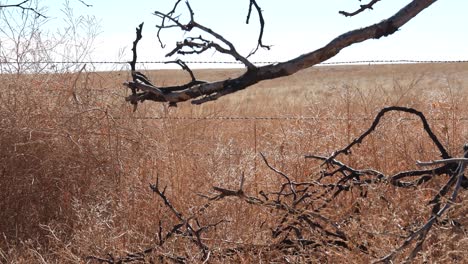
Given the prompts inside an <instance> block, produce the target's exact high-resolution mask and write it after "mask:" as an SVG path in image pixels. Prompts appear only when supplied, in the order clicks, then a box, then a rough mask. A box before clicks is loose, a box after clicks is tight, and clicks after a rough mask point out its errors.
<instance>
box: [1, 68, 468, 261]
mask: <svg viewBox="0 0 468 264" xmlns="http://www.w3.org/2000/svg"><path fill="white" fill-rule="evenodd" d="M238 72H239V71H238V70H203V71H198V72H197V73H196V74H197V75H198V76H200V78H202V79H206V80H215V79H220V78H226V77H229V76H235V75H236V74H237V73H238ZM148 75H150V78H151V79H153V80H154V81H155V82H156V83H158V84H165V85H170V84H175V83H180V82H183V80H185V78H187V77H186V76H185V75H184V73H182V72H179V71H157V72H150V73H148ZM126 78H129V76H128V74H127V73H117V72H114V73H86V72H83V73H81V75H79V76H77V75H76V74H61V75H54V76H51V75H34V76H33V75H1V76H0V83H2V86H1V87H2V88H1V93H0V120H1V122H0V133H1V134H0V164H1V165H0V166H1V167H0V186H1V189H2V192H1V193H0V233H1V235H2V238H1V241H0V262H5V263H33V262H34V263H38V262H43V263H82V262H86V256H89V255H95V256H103V257H105V256H106V254H107V253H110V252H111V253H112V254H114V255H116V256H117V255H122V254H125V253H126V252H134V251H138V250H141V249H144V248H146V247H149V246H151V245H153V244H154V243H155V240H156V232H157V230H158V226H159V225H158V224H159V221H161V223H162V225H163V227H164V228H165V229H166V230H167V228H170V227H172V225H173V224H175V222H173V221H174V217H173V215H172V214H171V213H170V212H169V211H168V210H167V208H165V207H164V205H163V204H162V203H161V201H160V199H159V198H158V197H157V196H156V195H155V194H153V193H152V192H151V190H150V189H149V187H148V185H149V183H154V182H155V181H156V178H157V177H159V178H160V184H162V185H167V186H168V187H167V188H168V189H167V193H166V194H167V196H168V197H169V198H170V199H171V201H172V202H173V204H174V206H175V207H176V208H177V209H178V210H179V211H181V212H184V213H186V214H189V212H194V211H196V210H197V209H198V208H200V207H201V206H203V205H204V204H205V203H206V200H205V199H204V198H202V197H200V196H198V195H197V193H209V192H210V191H211V186H222V187H226V188H232V189H235V188H236V186H238V182H239V178H240V175H241V174H242V173H244V174H245V176H246V183H245V191H246V192H247V193H249V194H252V195H255V194H257V193H258V192H259V191H261V190H264V191H272V190H275V189H276V188H277V186H278V184H279V182H280V179H279V178H278V176H277V175H275V174H274V173H272V172H271V171H270V170H268V169H267V168H266V166H265V164H264V163H263V162H262V161H261V159H260V158H259V156H258V153H259V152H262V153H264V154H265V155H266V156H267V158H268V160H269V162H270V163H271V164H273V165H274V166H275V167H277V168H278V169H280V170H282V171H284V172H285V173H287V174H288V175H290V177H292V178H294V179H295V180H297V181H307V180H311V178H314V177H317V174H318V172H319V168H318V164H316V163H314V162H311V161H309V160H304V158H303V154H306V153H314V154H324V155H326V154H330V153H331V152H332V151H333V150H335V149H337V148H340V147H342V146H344V145H345V144H347V143H348V142H349V141H350V140H352V139H353V138H354V137H356V136H357V135H359V134H360V133H361V132H362V131H363V130H364V129H365V128H367V127H368V126H369V125H370V123H371V120H372V118H373V117H374V116H375V114H376V113H377V111H378V110H379V109H380V108H382V107H384V106H389V105H400V106H409V107H414V108H416V109H418V110H420V111H423V112H424V113H425V114H426V116H427V117H428V118H429V119H430V124H431V126H432V127H433V128H434V130H435V131H436V134H437V135H438V136H439V138H440V139H441V141H442V142H443V144H444V145H445V146H446V147H447V149H448V150H449V151H450V153H452V154H453V155H454V156H455V155H460V153H461V146H462V145H463V143H465V142H467V141H468V106H467V105H466V101H467V99H468V65H467V64H466V63H464V64H463V63H459V64H418V65H379V66H337V67H317V68H313V69H309V70H305V71H303V72H300V73H298V74H296V75H294V76H291V77H287V78H281V79H278V80H272V81H266V82H262V83H260V84H258V85H256V86H255V87H252V88H250V89H247V90H245V91H241V92H238V93H237V94H235V95H231V96H227V97H224V98H221V99H219V100H218V101H216V102H212V103H207V104H205V105H202V106H192V105H190V104H189V103H185V104H180V105H179V107H177V108H168V107H167V105H165V104H157V103H149V102H145V103H144V104H142V105H140V106H139V108H138V110H137V112H135V113H133V112H132V111H131V107H130V105H128V104H127V103H125V102H124V99H123V98H124V96H125V95H126V93H127V91H125V90H124V88H123V87H122V86H121V83H122V81H124V80H125V79H126ZM299 116H303V117H315V119H273V120H265V119H234V120H225V119H216V118H217V117H249V118H250V117H281V118H284V117H299ZM407 117H409V116H406V115H404V114H392V115H389V116H388V117H386V119H385V120H384V122H383V123H382V124H381V125H380V126H379V128H378V131H376V133H374V134H373V135H372V136H371V137H370V138H369V139H368V140H367V141H365V142H364V144H362V145H361V146H360V147H358V148H356V149H355V150H354V152H353V155H351V156H349V157H346V159H345V161H347V162H349V163H350V164H351V165H353V166H356V167H358V168H367V167H371V168H375V169H377V170H380V171H383V172H386V173H394V172H396V171H400V170H408V169H414V168H415V160H431V159H435V158H437V151H436V149H435V148H434V146H433V145H432V144H431V143H430V142H429V141H428V139H427V137H426V135H425V134H424V133H423V130H422V128H421V125H420V124H419V123H418V122H417V121H416V120H407ZM158 118H161V119H158ZM181 118H182V119H181ZM183 118H193V119H183ZM197 118H202V119H197ZM203 118H206V119H203ZM444 180H446V179H436V180H434V181H432V182H430V183H427V184H425V185H423V186H421V187H420V188H417V189H405V190H402V189H395V188H394V187H392V186H388V185H385V184H382V185H378V186H375V187H372V188H370V189H369V192H368V196H367V197H366V198H364V197H360V196H359V192H358V190H356V191H352V192H349V193H346V194H343V195H341V196H339V197H338V198H337V199H336V201H335V202H334V203H332V204H331V206H329V207H328V208H327V209H326V210H324V211H323V212H322V213H324V214H326V215H327V217H329V218H331V219H333V220H334V221H336V222H338V223H342V224H343V228H344V230H345V231H346V232H347V234H348V236H349V238H350V241H351V244H352V245H353V244H354V245H357V244H365V245H367V247H368V248H369V254H365V253H363V252H361V251H360V250H359V249H358V248H357V247H351V248H350V250H348V251H344V250H343V249H342V248H339V247H337V248H327V249H319V250H317V249H312V250H308V251H307V250H306V251H304V252H303V253H301V254H296V255H291V254H290V255H288V254H286V253H284V252H281V251H272V250H268V245H269V244H271V243H272V242H273V241H272V240H271V231H270V229H269V228H273V227H274V224H275V221H276V222H277V220H278V219H279V218H280V217H281V215H280V214H278V213H275V212H274V211H271V210H265V209H262V208H259V207H255V206H251V205H246V204H245V203H242V202H241V201H238V200H231V199H229V200H225V201H223V202H219V203H216V204H214V205H212V206H211V207H209V209H207V210H206V211H205V212H204V214H203V215H202V216H201V218H200V219H201V220H202V221H204V223H214V222H216V221H218V220H221V219H225V220H227V221H229V222H226V223H223V224H222V225H221V226H220V227H218V228H215V229H212V230H210V231H208V232H207V233H205V234H204V241H205V243H206V244H207V245H209V246H210V247H211V248H212V249H213V252H221V251H222V250H223V249H225V248H228V247H233V246H245V247H249V249H248V250H245V251H243V252H238V253H236V254H234V255H232V256H231V257H230V258H226V259H224V260H223V261H230V262H232V263H239V262H240V263H254V262H259V261H266V262H286V261H290V262H310V261H312V262H317V261H320V262H342V261H343V259H346V262H351V263H362V262H369V261H370V260H372V259H375V258H377V257H381V256H383V255H385V254H387V253H388V252H390V251H391V250H392V249H393V248H395V247H397V246H398V245H399V244H400V243H401V242H402V240H403V238H402V235H404V234H406V233H405V232H404V231H403V230H402V228H403V227H404V228H407V229H409V230H414V228H416V227H417V226H419V225H421V224H422V223H423V222H424V221H425V220H426V219H427V217H428V215H429V212H430V207H428V206H427V202H428V201H429V200H430V199H431V197H432V196H433V195H434V194H435V192H436V191H437V190H438V189H439V188H440V186H441V185H442V184H443V182H444ZM466 196H467V194H466V191H462V192H461V193H460V196H459V199H458V201H459V203H458V204H456V205H454V206H453V208H452V209H451V210H450V211H449V212H448V213H447V214H446V216H445V218H447V219H448V220H451V222H452V223H453V222H456V223H458V224H457V225H450V224H447V225H438V226H436V227H435V228H433V230H432V231H431V233H430V234H429V237H428V240H427V241H426V243H425V244H424V248H423V251H422V253H421V254H420V255H419V256H418V258H417V261H418V262H424V261H428V262H439V263H448V262H451V263H456V262H458V263H463V262H466V261H467V260H468V254H467V250H468V236H467V226H468V222H467V214H468V207H467V205H466V198H467V197H466ZM356 212H358V213H356ZM448 222H450V221H448ZM171 224H172V225H171ZM185 241H186V240H185ZM161 251H162V252H165V253H171V254H176V255H184V256H186V257H188V258H189V259H190V258H193V259H191V261H193V262H198V261H200V255H199V253H197V248H196V247H195V246H194V245H193V244H191V243H184V240H183V239H175V240H173V241H171V242H170V243H168V244H166V245H165V247H164V248H162V249H161ZM212 261H213V262H217V260H216V259H213V260H212ZM218 261H220V260H218Z"/></svg>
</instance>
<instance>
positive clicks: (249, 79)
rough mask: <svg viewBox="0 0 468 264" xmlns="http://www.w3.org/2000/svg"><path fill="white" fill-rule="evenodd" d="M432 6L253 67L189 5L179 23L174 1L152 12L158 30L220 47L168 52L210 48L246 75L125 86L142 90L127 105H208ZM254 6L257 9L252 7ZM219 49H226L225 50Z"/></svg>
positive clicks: (377, 34) (423, 3)
mask: <svg viewBox="0 0 468 264" xmlns="http://www.w3.org/2000/svg"><path fill="white" fill-rule="evenodd" d="M434 2H436V1H435V0H413V1H411V2H410V3H409V4H407V5H406V6H405V7H403V8H402V9H401V10H400V11H398V12H397V13H395V14H394V15H393V16H391V17H389V18H387V19H384V20H382V21H381V22H379V23H376V24H374V25H370V26H368V27H364V28H360V29H356V30H352V31H349V32H347V33H344V34H342V35H340V36H338V37H336V38H335V39H333V40H332V41H330V42H329V43H328V44H326V45H325V46H324V47H322V48H320V49H317V50H315V51H312V52H309V53H306V54H304V55H301V56H299V57H297V58H294V59H291V60H289V61H286V62H282V63H277V64H272V65H265V66H262V67H256V66H255V65H253V64H252V63H251V62H249V61H248V59H247V58H246V57H243V56H242V55H240V54H239V53H238V52H237V51H236V49H235V48H234V45H233V44H232V43H231V42H229V41H227V40H226V39H225V38H224V37H222V36H221V35H220V34H218V33H216V32H214V31H213V30H211V29H210V28H207V27H205V26H203V25H200V24H198V23H197V22H196V21H195V20H194V13H193V10H192V9H191V7H190V5H189V4H188V2H187V4H186V6H187V8H188V9H189V12H190V17H191V20H190V21H189V22H188V23H186V24H183V23H181V22H179V17H177V16H175V15H174V14H175V10H176V8H177V5H178V4H179V1H177V2H176V5H174V8H173V10H171V12H169V13H162V12H159V11H156V12H155V15H156V16H158V17H160V18H161V19H162V20H163V22H162V23H161V24H160V25H159V26H158V28H159V29H162V28H168V27H178V28H180V29H181V30H183V31H186V32H190V31H191V30H192V29H194V28H198V29H199V30H201V31H202V32H205V33H207V34H208V35H210V36H211V37H213V38H214V39H215V40H216V41H218V42H220V43H216V42H214V41H210V40H208V39H207V38H202V37H189V38H187V39H185V40H184V41H182V42H179V43H178V44H177V45H176V48H175V49H173V50H172V51H171V53H172V54H175V53H180V52H182V53H181V54H184V53H185V52H189V53H190V52H192V53H193V52H195V51H198V52H201V51H204V50H207V49H209V48H214V49H216V50H217V51H219V52H223V53H226V54H229V55H230V56H232V57H233V58H235V59H236V60H239V61H241V62H242V63H244V65H245V66H246V68H247V71H246V72H245V73H244V74H242V75H241V76H239V77H236V78H232V79H226V80H219V81H214V82H206V83H199V84H193V85H192V86H188V87H187V86H183V87H180V88H181V89H177V90H175V91H170V92H168V93H159V92H154V90H152V89H148V87H145V86H144V84H140V83H127V84H126V86H128V87H129V88H130V89H136V90H143V93H142V94H133V93H132V95H130V96H129V97H127V101H129V102H142V101H144V100H151V101H156V102H172V103H177V102H184V101H191V102H192V103H193V104H202V103H205V102H208V101H213V100H216V99H218V98H220V97H222V96H225V95H228V94H232V93H235V92H237V91H240V90H243V89H246V88H248V87H250V86H252V85H254V84H256V83H258V82H261V81H264V80H269V79H275V78H279V77H284V76H288V75H292V74H294V73H296V72H298V71H300V70H303V69H306V68H309V67H312V66H314V65H316V64H318V63H320V62H323V61H326V60H328V59H330V58H332V57H334V56H335V55H336V54H338V53H339V52H340V51H341V50H342V49H344V48H346V47H348V46H350V45H352V44H356V43H360V42H362V41H365V40H368V39H379V38H381V37H386V36H389V35H391V34H393V33H395V32H396V31H397V30H398V29H400V28H401V27H402V26H403V25H405V24H406V23H407V22H408V21H410V20H411V19H412V18H414V17H415V16H417V15H418V14H419V13H421V12H422V11H423V10H424V9H426V8H427V7H429V6H430V5H431V4H433V3H434ZM253 6H255V7H256V5H255V3H253ZM222 45H223V46H224V45H225V46H227V47H226V48H225V47H223V46H222ZM174 51H175V52H174ZM182 88H183V89H182ZM158 89H160V90H161V91H163V90H164V88H163V87H159V88H158Z"/></svg>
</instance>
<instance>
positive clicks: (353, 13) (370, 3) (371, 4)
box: [338, 0, 380, 17]
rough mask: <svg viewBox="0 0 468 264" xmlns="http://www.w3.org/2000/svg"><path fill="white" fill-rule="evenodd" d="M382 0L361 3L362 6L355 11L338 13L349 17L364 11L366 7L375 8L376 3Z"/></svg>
mask: <svg viewBox="0 0 468 264" xmlns="http://www.w3.org/2000/svg"><path fill="white" fill-rule="evenodd" d="M379 1H380V0H372V1H370V2H369V3H367V4H364V5H361V6H360V8H359V9H358V10H356V11H354V12H351V13H348V12H346V11H339V12H338V13H340V14H342V15H343V16H346V17H349V16H355V15H357V14H359V13H361V12H363V11H364V10H366V9H370V10H373V7H374V5H375V4H376V3H377V2H379Z"/></svg>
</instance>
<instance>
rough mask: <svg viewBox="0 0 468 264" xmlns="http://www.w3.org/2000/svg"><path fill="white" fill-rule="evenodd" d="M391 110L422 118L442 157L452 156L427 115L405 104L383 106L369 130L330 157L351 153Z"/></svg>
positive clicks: (425, 128)
mask: <svg viewBox="0 0 468 264" xmlns="http://www.w3.org/2000/svg"><path fill="white" fill-rule="evenodd" d="M391 111H397V112H406V113H410V114H414V115H417V116H418V117H419V118H420V119H421V122H422V123H423V127H424V130H425V131H426V133H427V134H428V135H429V137H430V138H431V140H432V142H433V143H434V144H435V145H436V146H437V148H438V149H439V152H440V154H441V157H442V158H444V159H449V158H451V157H450V155H449V154H448V153H447V150H445V148H444V146H443V145H442V144H441V143H440V141H439V139H438V138H437V137H436V136H435V134H434V132H432V130H431V128H430V126H429V123H428V122H427V119H426V117H425V116H424V114H423V113H421V112H420V111H417V110H415V109H413V108H408V107H403V106H390V107H385V108H382V109H381V110H380V112H379V113H378V114H377V116H376V117H375V119H374V121H373V122H372V125H371V126H370V127H369V129H368V130H366V131H365V132H364V133H362V134H361V135H360V136H359V137H358V138H356V139H354V140H353V142H351V143H350V144H349V145H348V146H346V147H345V148H343V149H340V150H338V151H335V152H334V153H333V154H332V155H331V156H330V158H329V159H330V160H332V159H334V158H336V157H337V156H338V155H339V154H342V153H343V154H345V155H347V154H349V151H350V150H351V148H352V147H353V146H354V145H357V144H360V143H361V142H362V141H363V140H364V138H365V137H367V136H368V135H369V134H370V133H371V132H372V131H374V130H375V128H376V127H377V125H378V124H379V122H380V119H381V118H382V117H383V116H384V115H385V113H387V112H391Z"/></svg>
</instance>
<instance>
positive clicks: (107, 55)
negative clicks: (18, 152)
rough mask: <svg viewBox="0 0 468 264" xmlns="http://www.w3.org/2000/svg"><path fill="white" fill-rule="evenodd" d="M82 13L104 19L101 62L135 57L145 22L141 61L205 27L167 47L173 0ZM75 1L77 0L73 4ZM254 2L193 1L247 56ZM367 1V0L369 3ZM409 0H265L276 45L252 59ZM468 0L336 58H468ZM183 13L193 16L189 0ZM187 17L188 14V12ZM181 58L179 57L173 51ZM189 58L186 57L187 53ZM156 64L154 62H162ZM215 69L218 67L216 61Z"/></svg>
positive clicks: (96, 2)
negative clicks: (165, 18) (164, 25)
mask: <svg viewBox="0 0 468 264" xmlns="http://www.w3.org/2000/svg"><path fill="white" fill-rule="evenodd" d="M70 1H71V2H72V4H73V7H74V9H75V13H81V14H87V15H94V16H96V17H97V18H98V20H99V21H100V23H101V32H102V33H101V34H100V35H99V36H98V38H97V40H96V46H95V50H94V57H93V59H95V60H116V59H118V53H119V49H122V48H125V53H124V56H123V58H122V59H124V60H128V59H130V58H131V54H130V48H131V42H132V41H133V39H134V36H135V27H136V26H137V25H138V24H139V23H141V22H145V28H144V31H143V36H144V37H143V39H142V41H141V44H140V46H139V55H140V56H139V60H141V61H144V60H168V59H167V58H165V57H164V54H166V53H167V52H169V51H170V50H171V48H173V47H174V44H175V42H176V41H178V40H182V39H183V37H184V36H189V35H193V36H198V34H199V33H195V32H194V33H193V34H192V33H185V35H184V33H181V32H180V31H178V30H177V29H175V30H169V31H166V32H163V33H162V38H163V40H164V41H165V43H166V44H167V48H166V49H164V50H163V49H161V47H160V46H159V44H158V42H157V39H156V28H155V25H156V23H158V21H159V20H158V19H157V18H156V17H155V16H154V15H152V12H153V11H155V10H159V11H163V12H167V11H168V10H170V9H171V8H172V6H173V4H174V2H175V1H174V0H139V1H128V0H112V1H111V0H106V1H105V0H85V2H87V3H89V4H92V5H93V7H90V8H86V7H84V6H83V5H81V4H79V2H78V0H70ZM73 1H75V2H73ZM248 2H249V1H248V0H242V1H232V0H217V1H213V0H212V1H209V0H191V1H190V3H191V6H192V8H193V9H194V11H195V19H196V21H198V22H199V23H201V24H203V25H205V26H207V27H210V28H212V29H213V30H214V31H216V32H218V33H221V34H222V35H224V36H225V37H226V38H227V39H228V40H230V41H231V42H233V43H234V44H235V45H236V47H237V48H238V50H239V51H240V52H241V53H242V54H245V55H246V54H248V53H249V51H250V50H251V49H252V48H254V47H255V44H256V40H257V34H258V29H259V27H258V19H257V17H256V16H254V17H252V19H251V24H250V25H246V24H245V16H246V14H247V8H248ZM363 2H367V1H364V0H363ZM408 2H410V1H409V0H406V1H404V0H383V1H380V2H378V3H377V4H376V5H375V10H374V11H365V12H364V13H362V14H361V15H359V16H356V17H352V18H346V17H344V16H342V15H339V14H338V11H339V10H346V11H354V10H355V9H356V8H358V6H359V4H361V2H359V1H357V0H355V1H351V0H328V1H311V0H289V1H279V0H258V3H259V4H260V5H261V7H262V9H263V10H264V12H263V14H264V18H265V20H266V26H265V33H264V43H265V44H270V45H273V47H272V49H271V50H270V51H260V52H258V53H257V54H256V55H255V56H254V57H252V60H253V61H265V60H266V61H283V60H286V59H288V58H292V57H295V56H298V55H301V54H303V53H306V52H309V51H312V50H315V49H317V48H320V47H322V46H323V45H325V44H326V43H327V42H329V41H330V40H332V39H333V38H335V37H336V36H338V35H339V34H342V33H344V32H346V31H349V30H352V29H356V28H359V27H363V26H367V25H370V24H373V23H376V22H379V21H380V20H382V19H384V18H387V17H389V16H390V15H392V14H394V13H395V12H396V11H397V10H399V9H400V8H401V7H402V6H404V5H406V4H407V3H408ZM42 3H43V4H44V5H47V6H49V7H48V8H49V10H48V15H49V16H50V17H52V18H55V17H56V18H55V19H54V20H53V21H57V22H60V18H59V17H60V16H61V14H60V8H61V6H62V4H63V0H49V1H43V2H42ZM466 10H468V1H465V0H439V1H437V2H436V3H435V4H433V5H432V6H430V7H429V8H428V9H426V10H425V11H423V12H422V13H421V14H420V15H419V16H418V17H416V18H415V19H413V20H412V21H410V22H409V23H408V24H407V25H405V26H404V27H403V28H402V29H401V30H400V31H399V32H397V33H395V34H393V35H391V36H390V37H387V38H382V39H380V40H368V41H366V42H363V43H360V44H355V45H353V46H352V47H349V48H347V49H345V50H343V51H342V52H341V53H340V54H338V56H336V57H335V58H333V59H332V61H349V60H373V59H416V60H446V59H447V60H458V59H463V60H466V59H468V33H467V32H468V31H467V29H466V26H467V25H468V18H467V16H466ZM177 13H178V14H182V15H184V14H187V9H186V8H185V4H183V5H181V6H180V7H179V9H178V11H177ZM182 17H183V16H182ZM174 58H177V57H174ZM180 58H182V57H180ZM185 59H186V60H231V59H230V58H228V57H226V56H224V55H217V54H214V53H213V52H207V53H206V54H205V55H203V56H199V57H193V56H192V57H187V58H185ZM160 66H161V65H154V66H153V67H160ZM210 66H211V67H213V65H210Z"/></svg>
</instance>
